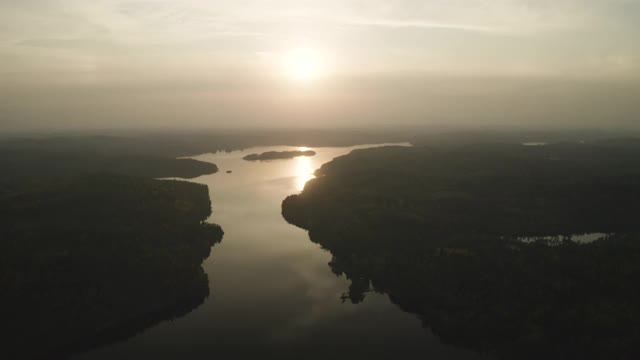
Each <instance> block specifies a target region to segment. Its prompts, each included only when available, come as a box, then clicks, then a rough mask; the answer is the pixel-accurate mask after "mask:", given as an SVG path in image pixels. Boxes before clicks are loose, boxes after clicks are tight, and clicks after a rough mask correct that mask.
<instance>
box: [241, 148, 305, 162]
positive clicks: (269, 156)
mask: <svg viewBox="0 0 640 360" xmlns="http://www.w3.org/2000/svg"><path fill="white" fill-rule="evenodd" d="M315 155H316V152H315V151H312V150H306V151H267V152H263V153H262V154H250V155H247V156H245V157H243V159H245V160H247V161H269V160H283V159H293V158H295V157H300V156H315Z"/></svg>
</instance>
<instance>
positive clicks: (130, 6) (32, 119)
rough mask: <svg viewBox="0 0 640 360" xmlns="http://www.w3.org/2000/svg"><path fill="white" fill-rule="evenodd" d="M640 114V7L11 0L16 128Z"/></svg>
mask: <svg viewBox="0 0 640 360" xmlns="http://www.w3.org/2000/svg"><path fill="white" fill-rule="evenodd" d="M296 49H305V50H296ZM300 53H304V54H305V55H304V56H305V57H306V58H308V59H307V60H302V61H303V62H304V61H306V62H311V63H312V64H307V65H309V66H312V67H313V68H314V76H312V78H309V79H299V78H297V77H296V76H294V75H295V71H296V70H295V69H292V68H296V67H299V66H300V64H299V59H298V58H299V54H300ZM309 54H310V55H309ZM303 65H304V64H303ZM639 116H640V0H394V1H389V0H366V1H365V0H360V1H355V0H322V1H319V0H318V1H309V0H281V1H277V0H271V1H266V0H264V1H259V0H234V1H216V0H209V1H204V0H203V1H197V0H188V1H179V2H178V1H123V0H92V1H87V0H59V1H57V0H0V126H1V127H2V128H4V129H12V128H45V127H46V128H60V127H82V128H92V127H99V128H111V127H123V126H135V127H139V126H144V127H149V126H206V127H234V126H260V127H265V126H271V125H274V126H289V125H295V126H303V127H323V126H351V125H355V126H360V125H369V124H371V125H380V124H385V125H392V124H423V125H427V126H429V125H452V126H455V125H461V126H462V125H467V124H472V125H474V126H476V127H478V126H483V125H496V124H512V125H517V126H537V125H540V126H545V125H549V124H553V125H557V126H572V125H576V124H579V125H585V126H594V125H596V126H616V125H625V126H630V125H635V122H636V121H638V120H640V119H638V117H639Z"/></svg>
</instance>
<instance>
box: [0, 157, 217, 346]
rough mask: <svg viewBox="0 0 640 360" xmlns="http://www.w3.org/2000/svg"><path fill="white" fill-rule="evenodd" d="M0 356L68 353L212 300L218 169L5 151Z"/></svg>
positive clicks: (0, 177) (0, 181)
mask: <svg viewBox="0 0 640 360" xmlns="http://www.w3.org/2000/svg"><path fill="white" fill-rule="evenodd" d="M0 167H1V168H2V173H1V174H0V218H1V219H2V226H1V227H0V288H1V289H2V296H0V307H1V308H2V309H4V310H5V312H4V315H3V324H4V327H5V328H6V329H8V332H7V335H5V336H4V343H5V346H4V347H3V349H2V350H1V351H0V356H2V357H4V358H7V359H51V358H65V357H67V356H68V355H70V354H73V353H77V352H81V351H84V350H89V349H91V348H94V347H98V346H101V345H105V344H109V343H111V342H114V341H119V340H122V339H126V338H128V337H131V336H133V335H135V334H136V333H139V332H141V331H143V330H145V329H146V328H148V327H150V326H152V325H155V324H157V323H159V322H161V321H164V320H170V319H173V318H176V317H178V316H182V315H184V314H186V313H188V312H190V311H191V310H193V309H194V308H196V307H197V306H199V305H200V304H201V303H202V302H203V301H204V299H205V298H206V297H207V296H208V294H209V282H208V279H207V275H206V274H205V273H204V271H203V269H202V267H201V264H202V262H203V261H204V260H205V259H206V258H207V257H208V256H209V253H210V249H211V247H212V246H213V245H214V244H215V243H217V242H219V241H221V239H222V236H223V231H222V229H221V228H220V227H219V226H218V225H215V224H210V223H207V222H205V221H206V220H207V219H208V218H209V216H210V215H211V201H210V199H209V189H208V188H207V186H206V185H199V184H195V183H188V182H183V181H167V180H156V179H153V178H156V177H185V178H190V177H196V176H200V175H203V174H211V173H214V172H216V171H217V167H216V165H215V164H210V163H205V162H200V161H195V160H190V159H174V158H169V157H162V156H155V155H140V154H128V155H127V154H119V155H114V154H101V153H95V152H89V153H83V152H73V151H55V150H53V149H49V150H46V149H38V150H34V149H32V150H9V149H5V150H0Z"/></svg>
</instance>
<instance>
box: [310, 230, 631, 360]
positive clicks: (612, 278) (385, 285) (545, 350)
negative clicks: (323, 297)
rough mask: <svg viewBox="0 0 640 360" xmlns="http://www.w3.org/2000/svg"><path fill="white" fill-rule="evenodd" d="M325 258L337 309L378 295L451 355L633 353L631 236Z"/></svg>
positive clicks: (337, 252) (394, 249)
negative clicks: (335, 284)
mask: <svg viewBox="0 0 640 360" xmlns="http://www.w3.org/2000/svg"><path fill="white" fill-rule="evenodd" d="M312 239H313V240H314V241H315V242H318V243H320V244H323V243H324V239H323V238H317V237H313V235H312ZM329 250H330V251H331V253H332V254H333V259H332V261H331V262H330V264H329V265H330V267H331V269H332V271H333V272H334V273H336V274H339V275H342V274H344V275H345V276H346V277H347V278H348V279H349V280H350V281H351V284H350V286H349V289H348V291H347V293H346V294H345V295H343V300H345V299H349V300H350V301H351V302H352V303H354V304H357V303H360V302H362V301H363V300H364V299H365V296H366V292H368V291H376V292H380V293H386V294H388V295H389V298H390V299H391V301H392V302H393V303H395V304H396V305H398V306H399V307H400V308H402V309H403V310H404V311H407V312H412V313H415V314H417V315H418V316H419V317H420V318H421V319H422V321H423V323H424V325H425V326H428V327H430V328H431V329H432V330H433V332H434V333H435V334H436V335H438V336H440V338H441V339H442V340H443V341H444V342H445V343H448V344H451V345H455V346H461V347H465V348H470V349H474V350H477V351H480V352H484V353H494V354H496V355H499V356H513V357H517V358H523V357H531V358H536V357H538V358H539V357H545V358H553V357H554V356H557V357H558V358H563V357H565V356H567V357H571V358H574V357H575V356H581V357H584V358H605V357H607V356H610V357H612V358H626V357H629V356H631V355H632V354H634V353H635V352H636V351H637V350H635V348H636V346H635V344H637V341H638V340H640V327H639V326H638V323H637V321H636V319H637V316H639V315H640V290H638V288H637V286H636V284H637V281H638V280H640V265H638V262H639V261H640V236H638V235H636V234H632V235H614V236H611V237H609V238H604V239H602V240H599V241H596V242H594V243H591V244H584V245H578V244H575V243H570V242H565V243H562V244H559V245H556V246H548V245H547V244H541V243H533V244H522V243H505V244H504V246H490V247H485V248H476V249H473V250H469V249H464V250H462V249H445V248H434V249H433V250H432V251H430V252H427V253H423V254H422V255H420V256H418V255H417V254H416V253H415V252H414V251H413V249H411V248H410V247H407V246H404V245H402V244H397V245H396V246H388V247H384V248H380V249H372V248H363V249H362V250H361V251H357V250H356V251H355V252H354V251H353V249H349V250H348V251H343V249H341V248H340V247H333V248H329ZM550 354H551V355H550ZM554 354H555V355H554Z"/></svg>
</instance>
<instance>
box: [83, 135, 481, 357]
mask: <svg viewBox="0 0 640 360" xmlns="http://www.w3.org/2000/svg"><path fill="white" fill-rule="evenodd" d="M361 147H367V146H361ZM298 149H301V148H293V147H262V148H252V149H247V150H245V151H236V152H231V153H216V154H204V155H200V156H197V157H195V158H196V159H198V160H202V161H209V162H213V163H216V164H217V165H218V167H219V168H220V172H219V173H217V174H213V175H207V176H202V177H200V178H197V179H194V180H193V181H195V182H198V183H203V184H207V185H208V186H209V190H210V192H211V194H210V195H211V199H212V202H213V216H212V219H211V221H212V222H216V223H218V224H220V225H221V226H222V228H223V229H224V231H225V236H224V239H223V241H222V243H221V244H218V245H216V246H215V247H214V248H213V249H212V253H211V256H210V257H209V259H207V260H206V261H205V263H204V264H203V268H204V270H205V271H206V273H207V274H208V276H209V289H210V296H209V298H208V299H207V300H206V301H205V303H204V304H203V305H202V306H200V307H199V308H197V309H196V310H194V311H193V312H191V313H190V314H188V315H186V316H184V317H181V318H178V319H174V320H173V321H165V322H163V323H161V324H160V325H158V326H155V327H153V328H151V329H149V330H147V331H146V332H144V333H142V334H140V335H138V336H136V337H134V338H131V339H129V340H127V341H125V342H121V343H118V344H115V345H112V346H109V347H106V348H101V349H98V350H95V351H93V352H89V353H86V354H83V355H80V356H77V357H75V358H76V359H87V360H89V359H216V358H222V359H234V358H236V359H237V358H247V357H249V358H254V357H258V356H259V357H266V358H271V357H277V358H295V359H316V358H331V359H339V358H350V359H353V358H360V357H364V356H366V357H367V358H368V359H371V358H374V359H379V358H380V359H386V358H402V359H407V358H437V359H471V358H476V356H475V355H474V354H472V353H469V352H466V351H462V350H458V349H455V348H452V347H449V346H446V345H443V344H441V343H440V342H439V340H438V339H437V338H436V337H435V336H433V335H432V334H431V333H430V332H429V331H428V330H427V329H424V328H422V326H421V324H420V321H419V320H418V319H417V318H416V317H415V316H414V315H411V314H408V313H404V312H402V311H401V310H400V309H399V308H398V307H396V306H395V305H393V304H392V303H391V302H390V301H389V299H388V297H387V296H386V295H380V294H373V293H372V294H369V295H367V297H366V300H365V301H364V302H363V303H362V304H358V305H353V304H350V303H349V302H345V303H343V302H342V301H341V299H340V297H341V295H342V294H343V293H344V292H345V291H346V290H347V288H348V286H349V281H348V280H347V279H345V278H344V277H337V276H336V275H334V274H333V273H332V272H331V270H330V268H329V266H328V265H327V263H328V262H329V261H330V260H331V255H330V254H329V253H328V252H325V251H323V250H322V249H321V248H320V247H319V246H318V245H316V244H313V243H312V242H311V241H309V237H308V236H307V233H306V231H304V230H301V229H298V228H296V227H294V226H292V225H289V224H287V223H286V222H285V221H284V220H283V219H282V217H281V215H280V204H281V202H282V200H283V199H284V198H285V197H286V196H288V195H290V194H293V193H296V192H299V191H300V190H301V189H302V188H303V186H304V183H305V182H306V181H307V180H309V179H310V178H312V177H313V171H314V170H315V169H317V168H319V167H320V166H321V165H322V164H323V163H326V162H328V161H330V160H331V159H333V158H334V157H336V156H340V155H344V154H346V153H348V152H350V151H351V150H352V149H354V148H314V149H313V150H315V151H316V152H317V155H316V156H314V157H299V158H294V159H290V160H276V161H270V162H248V161H244V160H242V157H243V156H245V155H247V154H251V153H259V152H264V151H282V150H298ZM303 149H306V148H303ZM227 170H231V171H232V173H231V174H227V173H226V171H227Z"/></svg>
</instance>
